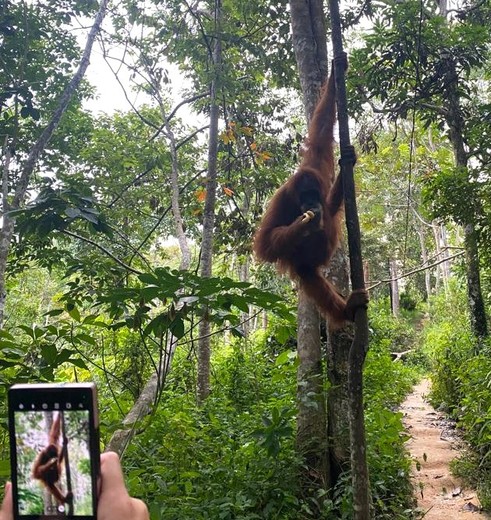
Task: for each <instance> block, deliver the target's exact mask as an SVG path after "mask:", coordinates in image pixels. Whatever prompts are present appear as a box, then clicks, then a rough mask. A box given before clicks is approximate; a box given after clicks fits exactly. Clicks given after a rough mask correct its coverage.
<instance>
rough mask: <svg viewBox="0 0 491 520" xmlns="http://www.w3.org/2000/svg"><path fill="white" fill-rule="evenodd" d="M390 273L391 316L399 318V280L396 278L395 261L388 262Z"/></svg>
mask: <svg viewBox="0 0 491 520" xmlns="http://www.w3.org/2000/svg"><path fill="white" fill-rule="evenodd" d="M389 272H390V306H391V309H392V315H393V316H399V311H400V299H399V280H398V276H397V260H394V259H391V260H389Z"/></svg>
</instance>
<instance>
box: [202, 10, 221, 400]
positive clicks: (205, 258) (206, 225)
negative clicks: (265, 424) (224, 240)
mask: <svg viewBox="0 0 491 520" xmlns="http://www.w3.org/2000/svg"><path fill="white" fill-rule="evenodd" d="M221 16H222V5H221V0H216V3H215V40H214V46H213V55H212V60H211V63H212V67H213V79H212V82H211V86H210V130H209V141H208V180H207V182H206V199H205V208H204V213H203V238H202V241H201V262H200V273H201V276H202V277H203V278H209V277H210V276H211V274H212V265H213V238H214V233H213V229H214V226H215V202H216V190H217V154H218V118H219V115H220V110H219V105H218V96H217V84H218V78H219V75H220V68H221V61H222V46H221V35H220V26H221V23H220V20H221ZM210 334H211V327H210V323H209V321H208V320H206V318H204V319H203V321H202V322H201V323H200V327H199V336H200V337H199V340H198V402H199V403H202V402H203V401H204V400H205V399H206V398H207V397H208V395H209V394H210V356H211V353H210Z"/></svg>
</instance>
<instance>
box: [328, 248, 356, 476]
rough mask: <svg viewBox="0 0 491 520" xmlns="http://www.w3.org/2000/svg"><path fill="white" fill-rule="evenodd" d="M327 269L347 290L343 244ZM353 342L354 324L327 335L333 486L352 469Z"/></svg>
mask: <svg viewBox="0 0 491 520" xmlns="http://www.w3.org/2000/svg"><path fill="white" fill-rule="evenodd" d="M328 273H329V275H328V276H329V277H331V279H332V281H333V283H334V284H335V285H336V287H339V288H342V290H343V292H345V294H347V293H348V290H349V270H348V263H347V259H346V252H345V251H344V248H342V249H339V250H338V251H337V252H336V253H335V255H334V257H333V258H332V260H331V262H330V264H329V268H328ZM352 342H353V326H351V325H348V326H346V327H343V328H342V329H340V330H337V331H336V332H334V333H331V334H330V335H328V338H327V344H326V356H327V375H328V377H329V382H330V388H329V393H328V401H327V405H328V406H327V410H328V423H327V424H328V436H329V446H330V452H329V457H330V463H331V464H330V476H331V485H332V486H334V485H335V484H336V483H337V482H338V480H339V477H340V476H341V474H342V473H345V472H347V471H349V469H350V437H349V431H350V428H349V415H348V410H349V389H348V373H349V359H348V358H349V351H350V348H351V343H352Z"/></svg>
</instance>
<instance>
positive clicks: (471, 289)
mask: <svg viewBox="0 0 491 520" xmlns="http://www.w3.org/2000/svg"><path fill="white" fill-rule="evenodd" d="M453 60H454V58H453V56H446V59H445V62H446V67H447V68H446V76H445V87H446V91H447V113H448V116H447V117H446V121H447V124H448V126H449V137H450V142H451V143H452V147H453V151H454V157H455V165H456V167H457V168H462V169H464V170H465V171H468V158H467V154H466V152H465V147H464V138H463V130H464V120H463V117H462V111H461V107H460V95H459V90H458V80H459V79H458V74H457V72H456V67H455V63H454V61H453ZM469 202H470V203H472V204H473V214H474V215H475V214H476V213H477V201H473V202H472V201H469ZM464 247H465V257H466V274H467V298H468V305H469V313H470V322H471V330H472V332H473V334H474V336H475V337H476V338H477V339H478V340H482V339H484V338H486V337H487V336H488V325H487V321H486V311H485V307H484V299H483V296H482V290H481V276H480V266H479V248H478V241H477V234H476V230H475V227H474V219H473V218H472V217H471V221H470V222H467V223H466V224H465V225H464Z"/></svg>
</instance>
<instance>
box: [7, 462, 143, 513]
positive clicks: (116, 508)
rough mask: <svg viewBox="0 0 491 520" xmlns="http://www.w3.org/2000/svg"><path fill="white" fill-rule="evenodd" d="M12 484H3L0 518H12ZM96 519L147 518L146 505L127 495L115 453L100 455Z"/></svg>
mask: <svg viewBox="0 0 491 520" xmlns="http://www.w3.org/2000/svg"><path fill="white" fill-rule="evenodd" d="M13 510H14V507H13V501H12V484H11V483H10V482H7V484H6V485H5V497H4V499H3V502H2V506H1V507H0V520H13V519H14V514H13ZM97 517H98V520H149V518H150V516H149V514H148V509H147V506H146V505H145V503H144V502H142V501H141V500H138V499H137V498H132V497H130V496H129V494H128V491H127V490H126V486H125V484H124V477H123V471H122V469H121V464H120V462H119V457H118V456H117V454H116V453H113V452H108V453H103V454H102V455H101V491H100V496H99V502H98V506H97Z"/></svg>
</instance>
